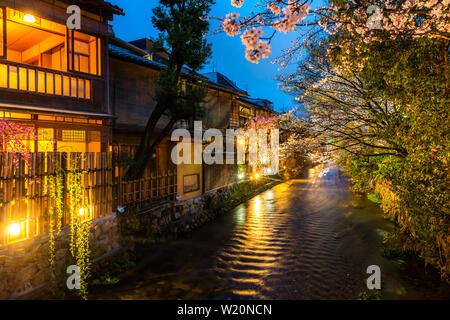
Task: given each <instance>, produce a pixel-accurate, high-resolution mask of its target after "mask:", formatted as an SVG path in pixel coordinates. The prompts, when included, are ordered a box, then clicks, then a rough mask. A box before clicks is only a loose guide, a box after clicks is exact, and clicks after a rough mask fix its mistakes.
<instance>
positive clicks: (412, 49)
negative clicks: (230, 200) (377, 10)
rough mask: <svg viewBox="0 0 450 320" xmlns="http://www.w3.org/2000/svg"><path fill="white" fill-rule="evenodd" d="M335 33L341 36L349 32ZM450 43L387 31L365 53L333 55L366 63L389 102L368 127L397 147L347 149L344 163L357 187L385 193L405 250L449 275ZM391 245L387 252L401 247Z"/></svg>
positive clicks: (377, 92)
mask: <svg viewBox="0 0 450 320" xmlns="http://www.w3.org/2000/svg"><path fill="white" fill-rule="evenodd" d="M333 37H334V39H333V41H336V40H337V39H339V38H340V37H341V38H342V39H344V38H345V37H347V35H341V34H336V35H334V36H333ZM346 40H348V41H353V40H352V39H349V38H346ZM449 43H450V42H449V41H448V40H446V39H442V38H413V37H403V38H401V39H400V38H397V39H395V40H392V39H390V38H386V39H384V40H383V41H373V42H368V43H367V44H365V47H364V50H362V52H360V53H359V54H358V53H357V52H355V51H353V50H351V48H350V49H349V50H341V49H339V48H338V49H336V50H335V51H334V52H333V55H332V63H333V64H335V65H340V64H342V59H343V58H344V57H345V59H346V60H347V61H349V60H350V61H355V60H358V59H359V60H358V61H361V62H362V63H363V64H364V67H363V68H362V69H361V70H359V71H355V72H354V75H355V76H356V75H357V76H358V78H359V79H360V81H362V82H363V83H364V84H365V86H366V87H367V88H368V93H370V95H371V98H372V99H375V100H377V101H381V102H384V103H382V104H380V106H381V107H383V108H384V110H383V109H381V110H380V112H378V113H376V114H369V115H368V117H369V118H370V121H368V122H367V123H368V124H369V131H368V132H369V133H370V134H371V135H372V136H373V137H374V139H376V140H375V141H377V142H378V143H381V144H382V145H383V146H388V147H392V148H393V149H394V150H396V152H395V154H393V155H392V156H381V157H380V156H376V157H364V156H362V154H368V153H373V152H372V151H373V150H372V149H371V147H370V146H361V147H360V149H359V150H358V152H356V153H354V154H341V159H340V161H339V162H340V164H341V165H342V166H343V167H344V168H345V171H346V172H347V173H348V174H349V175H350V176H351V179H352V183H353V188H354V190H357V191H362V192H370V193H377V194H379V196H380V201H381V202H380V204H381V207H382V209H383V211H384V212H385V213H386V214H387V215H389V216H390V217H391V218H392V220H393V221H394V222H395V223H396V224H397V226H398V227H399V230H400V231H401V232H402V233H403V235H404V237H405V238H407V239H408V241H404V244H403V248H402V250H406V251H413V252H416V253H417V254H418V255H419V256H420V257H422V258H423V259H424V260H425V262H426V263H429V264H431V265H433V266H435V267H436V268H438V269H439V270H440V271H441V274H442V276H443V278H446V279H449V277H450V236H449V229H448V228H449V225H450V215H449V213H450V198H449V197H450V194H449V192H448V157H449V154H450V141H449V131H448V128H449V127H450V126H449V124H450V123H449V117H448V105H449V99H448V88H449V82H448V77H449V70H448V52H449V51H448V50H449ZM345 59H344V60H345ZM348 141H351V140H350V139H349V140H348ZM352 142H353V141H352ZM349 143H350V142H349ZM368 197H373V196H372V195H368ZM393 251H396V252H389V253H388V254H390V255H391V254H398V253H399V252H397V251H398V250H393Z"/></svg>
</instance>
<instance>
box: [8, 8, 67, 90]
mask: <svg viewBox="0 0 450 320" xmlns="http://www.w3.org/2000/svg"><path fill="white" fill-rule="evenodd" d="M33 18H34V21H33V19H30V18H28V19H27V16H26V14H25V13H24V12H21V11H18V10H13V9H10V8H7V21H6V40H7V52H6V55H7V58H8V60H10V61H14V62H19V63H23V64H30V65H35V66H39V67H44V68H49V69H53V70H59V71H65V70H66V69H67V67H66V60H67V58H66V53H65V52H66V51H65V40H66V38H65V34H66V26H65V25H63V24H59V23H55V22H52V21H49V20H46V19H42V18H39V17H34V16H33ZM25 70H26V69H24V71H25ZM22 79H25V78H22ZM13 80H14V79H13ZM22 89H23V88H22ZM41 89H42V88H41ZM49 89H51V90H52V92H53V85H52V86H51V88H49Z"/></svg>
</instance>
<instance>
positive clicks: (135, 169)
mask: <svg viewBox="0 0 450 320" xmlns="http://www.w3.org/2000/svg"><path fill="white" fill-rule="evenodd" d="M164 110H165V107H164V106H162V105H161V104H160V103H157V104H156V106H155V109H154V110H153V112H152V114H151V115H150V118H149V119H148V121H147V125H146V126H145V131H144V134H143V136H142V139H141V142H140V144H139V147H138V150H137V152H136V154H135V156H134V164H133V165H132V166H131V167H130V168H129V169H128V171H127V173H126V174H125V178H126V179H127V180H135V179H138V178H139V177H140V174H142V172H143V169H142V168H144V169H145V167H146V165H147V163H146V156H145V153H146V151H147V149H148V148H149V147H150V145H151V139H152V134H153V132H154V130H155V127H156V125H157V123H158V121H159V119H160V118H161V116H162V115H163V114H164Z"/></svg>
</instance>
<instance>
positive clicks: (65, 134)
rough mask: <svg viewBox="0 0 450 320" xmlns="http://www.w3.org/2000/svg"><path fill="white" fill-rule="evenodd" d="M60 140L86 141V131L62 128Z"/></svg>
mask: <svg viewBox="0 0 450 320" xmlns="http://www.w3.org/2000/svg"><path fill="white" fill-rule="evenodd" d="M62 141H64V142H86V131H84V130H62Z"/></svg>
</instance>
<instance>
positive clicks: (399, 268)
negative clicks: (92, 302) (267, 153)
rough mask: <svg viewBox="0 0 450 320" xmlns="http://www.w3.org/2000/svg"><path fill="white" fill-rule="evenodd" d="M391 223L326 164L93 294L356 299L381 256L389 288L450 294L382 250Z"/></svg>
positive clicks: (420, 294) (396, 293) (167, 247)
mask: <svg viewBox="0 0 450 320" xmlns="http://www.w3.org/2000/svg"><path fill="white" fill-rule="evenodd" d="M391 228H392V226H391V225H390V224H389V223H388V222H386V221H385V220H383V219H382V218H381V215H380V211H379V208H378V207H377V206H376V205H374V204H373V203H371V202H369V201H367V200H366V199H365V198H361V197H357V196H355V195H354V194H352V193H351V192H350V191H349V189H348V184H347V183H346V182H345V179H344V178H343V177H342V176H341V175H340V173H339V171H337V170H335V169H331V170H330V169H328V168H325V170H324V167H323V166H318V167H316V168H314V169H311V170H309V172H308V174H307V175H306V176H305V177H304V178H302V179H297V180H291V181H288V182H286V183H283V184H280V185H278V186H276V187H274V188H273V189H271V190H268V191H266V192H264V193H262V194H260V195H258V196H256V197H254V198H253V199H251V200H249V201H248V202H247V203H245V204H242V205H240V206H239V207H237V208H236V209H235V210H233V211H232V212H230V213H229V214H226V215H223V216H221V217H220V218H219V219H218V220H217V221H215V222H213V223H211V224H209V225H206V226H204V227H202V228H200V229H199V230H197V231H195V232H194V233H192V235H191V236H190V237H188V238H183V239H180V240H177V241H172V242H169V243H167V244H164V245H160V246H157V247H154V248H152V250H151V251H150V252H149V254H148V257H147V258H146V260H145V261H144V262H143V263H141V265H140V269H139V270H138V271H136V272H135V273H134V274H133V275H132V276H131V277H130V278H128V279H126V280H124V281H122V282H120V283H119V285H117V286H115V287H108V290H107V291H106V290H104V291H102V290H100V291H99V292H97V293H95V292H94V293H93V298H109V299H114V298H119V299H205V298H209V299H230V298H238V299H354V298H356V297H357V295H358V294H359V293H360V292H361V291H363V290H365V279H366V278H367V274H366V273H365V272H366V268H367V266H369V265H371V264H376V265H379V266H380V267H381V270H382V277H383V284H382V286H383V294H384V297H386V298H448V297H450V295H449V293H450V289H449V288H448V286H443V285H441V284H440V283H439V282H436V281H435V279H434V280H433V279H432V280H430V278H429V277H428V278H427V276H426V277H422V276H421V275H422V274H424V273H423V270H419V269H418V270H415V269H414V268H412V267H411V264H410V262H405V261H403V262H399V261H391V260H387V259H385V258H383V257H382V256H381V254H380V244H381V239H382V236H383V234H384V233H385V232H386V231H389V230H390V229H391ZM421 277H422V278H421Z"/></svg>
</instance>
